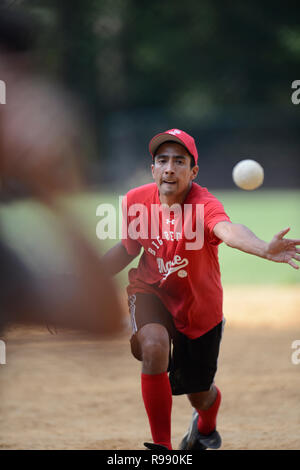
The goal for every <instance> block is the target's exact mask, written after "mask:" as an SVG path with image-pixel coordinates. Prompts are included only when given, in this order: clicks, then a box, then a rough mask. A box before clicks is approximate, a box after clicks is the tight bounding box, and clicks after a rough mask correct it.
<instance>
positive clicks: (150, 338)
mask: <svg viewBox="0 0 300 470" xmlns="http://www.w3.org/2000/svg"><path fill="white" fill-rule="evenodd" d="M137 335H138V341H139V346H140V351H141V358H142V361H143V371H144V372H145V373H149V374H155V373H160V372H164V371H166V370H167V368H168V361H169V352H170V339H169V334H168V331H167V330H166V328H165V327H164V326H162V325H159V324H149V325H145V326H144V327H143V328H141V330H139V332H138V333H137Z"/></svg>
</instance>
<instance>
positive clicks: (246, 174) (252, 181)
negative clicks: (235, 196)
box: [232, 159, 264, 191]
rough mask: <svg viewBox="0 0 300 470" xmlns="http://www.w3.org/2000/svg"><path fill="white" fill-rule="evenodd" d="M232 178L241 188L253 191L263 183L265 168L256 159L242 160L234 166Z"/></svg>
mask: <svg viewBox="0 0 300 470" xmlns="http://www.w3.org/2000/svg"><path fill="white" fill-rule="evenodd" d="M232 178H233V181H234V182H235V184H236V185H237V186H238V187H239V188H241V189H245V190H247V191H252V190H253V189H256V188H259V186H261V185H262V184H263V181H264V169H263V167H262V166H261V165H260V164H259V163H258V162H256V161H255V160H250V159H248V160H241V161H240V162H238V163H237V164H236V165H235V166H234V167H233V170H232Z"/></svg>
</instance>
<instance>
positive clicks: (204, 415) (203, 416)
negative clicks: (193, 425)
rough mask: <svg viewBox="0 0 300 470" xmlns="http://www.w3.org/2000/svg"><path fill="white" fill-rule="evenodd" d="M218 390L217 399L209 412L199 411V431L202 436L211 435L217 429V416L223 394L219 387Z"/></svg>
mask: <svg viewBox="0 0 300 470" xmlns="http://www.w3.org/2000/svg"><path fill="white" fill-rule="evenodd" d="M216 389H217V396H216V399H215V401H214V403H213V404H212V405H211V406H210V407H209V408H208V410H197V411H198V413H199V419H198V429H199V432H201V434H210V433H211V432H212V431H214V430H215V428H216V424H217V414H218V410H219V407H220V404H221V392H220V390H219V389H218V387H216Z"/></svg>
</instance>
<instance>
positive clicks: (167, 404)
mask: <svg viewBox="0 0 300 470" xmlns="http://www.w3.org/2000/svg"><path fill="white" fill-rule="evenodd" d="M141 384H142V395H143V400H144V405H145V409H146V411H147V415H148V419H149V424H150V429H151V434H152V439H153V442H154V443H155V444H161V445H163V446H166V447H168V449H170V450H171V449H172V445H171V410H172V390H171V385H170V381H169V377H168V374H167V372H163V373H162V374H154V375H150V374H143V373H142V374H141Z"/></svg>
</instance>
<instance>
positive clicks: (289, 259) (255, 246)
mask: <svg viewBox="0 0 300 470" xmlns="http://www.w3.org/2000/svg"><path fill="white" fill-rule="evenodd" d="M289 230H290V228H287V229H285V230H281V231H280V232H279V233H277V234H276V235H274V237H273V238H272V240H271V241H270V242H269V243H267V242H265V241H263V240H260V239H259V238H257V236H256V235H255V234H254V233H253V232H251V230H249V229H248V228H247V227H246V226H245V225H241V224H232V223H231V222H219V223H218V224H216V226H215V228H214V233H215V235H216V236H217V237H218V238H220V239H221V240H222V241H223V242H224V243H226V245H228V246H230V247H231V248H236V249H238V250H241V251H244V252H245V253H249V254H252V255H256V256H260V257H261V258H264V259H267V260H270V261H275V262H277V263H287V264H289V265H290V266H292V268H294V269H299V266H298V265H297V264H296V263H295V262H294V261H293V259H295V260H297V261H300V256H298V255H297V253H300V249H299V248H297V245H300V240H293V239H288V238H283V237H284V235H286V234H287V233H288V231H289Z"/></svg>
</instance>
